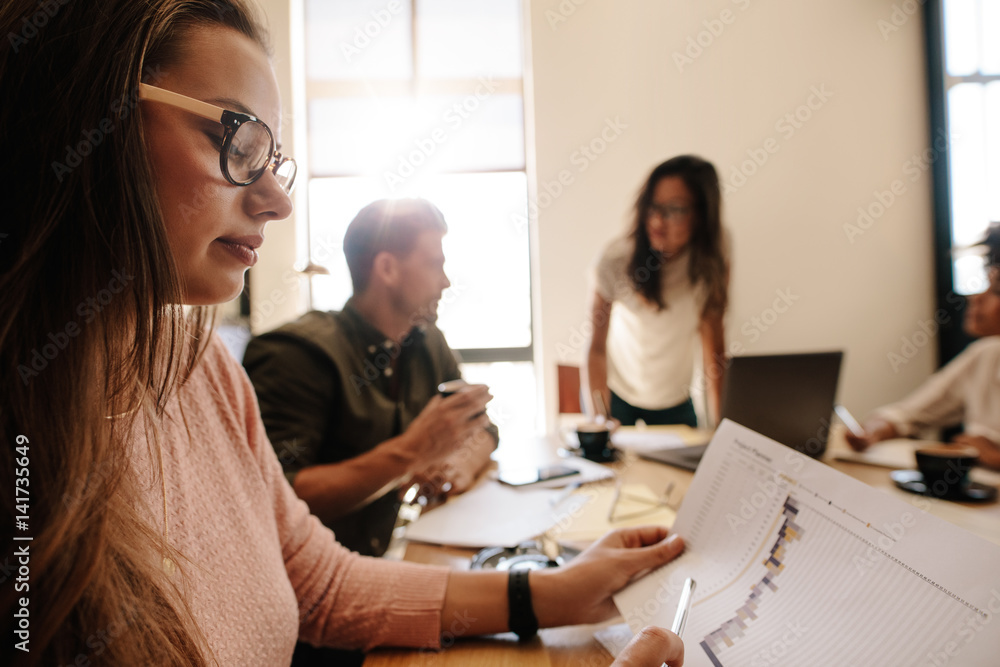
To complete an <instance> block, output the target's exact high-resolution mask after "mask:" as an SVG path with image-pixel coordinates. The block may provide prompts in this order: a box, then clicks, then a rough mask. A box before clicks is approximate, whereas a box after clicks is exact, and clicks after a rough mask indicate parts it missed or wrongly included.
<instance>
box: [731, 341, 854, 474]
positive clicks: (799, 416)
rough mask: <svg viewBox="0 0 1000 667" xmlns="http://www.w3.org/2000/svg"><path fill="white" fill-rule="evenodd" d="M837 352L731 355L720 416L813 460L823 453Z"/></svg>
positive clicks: (840, 356) (839, 355)
mask: <svg viewBox="0 0 1000 667" xmlns="http://www.w3.org/2000/svg"><path fill="white" fill-rule="evenodd" d="M843 357H844V353H843V352H818V353H808V354H771V355H757V356H746V357H733V358H732V360H731V361H732V363H731V365H730V367H729V369H728V370H727V371H726V376H725V385H724V386H723V390H722V415H721V416H722V417H723V418H725V419H731V420H733V421H734V422H736V423H738V424H742V425H743V426H746V427H747V428H750V429H753V430H754V431H757V432H758V433H760V434H762V435H765V436H767V437H769V438H771V439H773V440H777V441H778V442H780V443H782V444H783V445H787V446H789V447H791V448H793V449H795V450H797V451H800V452H802V453H804V454H808V455H809V456H812V457H814V458H818V457H819V456H822V454H823V452H824V451H825V450H826V440H827V436H828V435H829V431H830V416H831V415H832V413H833V405H834V401H835V400H836V396H837V380H838V379H839V377H840V364H841V361H842V360H843Z"/></svg>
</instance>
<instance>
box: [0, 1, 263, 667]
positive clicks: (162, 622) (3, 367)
mask: <svg viewBox="0 0 1000 667" xmlns="http://www.w3.org/2000/svg"><path fill="white" fill-rule="evenodd" d="M198 26H225V27H227V28H230V29H233V30H237V31H239V32H241V33H242V34H244V35H246V36H248V37H249V38H250V39H253V40H255V41H256V42H257V43H258V44H260V45H261V48H262V49H264V50H265V51H266V49H267V47H266V40H265V38H264V32H263V30H262V28H261V27H260V24H259V23H258V22H257V21H256V19H255V18H254V16H253V14H252V13H251V11H250V10H249V9H248V8H247V7H246V6H245V5H244V4H243V3H242V2H240V0H76V1H73V2H65V1H64V0H45V1H43V2H39V1H38V0H5V2H3V3H2V5H0V34H2V35H4V38H3V44H2V46H0V90H2V91H3V96H4V102H3V104H2V105H0V128H3V129H2V132H3V139H2V141H3V159H2V160H0V182H2V183H4V184H5V185H4V187H5V188H7V189H8V195H7V197H6V200H7V201H6V204H7V210H6V211H5V215H4V222H3V224H2V226H0V295H2V297H0V375H2V379H0V396H2V398H0V401H2V403H0V433H2V436H0V437H2V439H3V442H4V447H3V450H2V452H0V479H2V480H3V482H2V484H3V486H4V488H6V489H7V490H9V491H10V493H6V492H5V493H3V494H0V495H2V496H3V498H2V500H0V540H2V545H3V546H2V547H0V549H2V551H0V560H2V559H3V558H4V557H6V560H5V561H4V562H7V563H12V562H15V559H14V557H13V555H12V550H13V547H12V546H11V545H14V544H24V543H15V542H14V541H13V539H12V537H13V536H12V535H11V533H12V531H13V528H14V525H15V509H16V508H15V504H14V498H15V496H14V492H13V484H14V479H15V469H21V468H24V467H25V466H24V465H23V463H24V460H23V457H22V453H25V452H26V453H27V460H28V461H29V462H30V465H29V466H27V468H28V470H29V477H28V479H29V480H30V487H29V488H30V491H31V494H30V512H29V515H30V527H31V531H32V532H31V534H32V536H33V537H34V541H33V542H31V543H30V545H31V547H30V548H31V582H30V586H31V588H30V600H31V642H30V648H31V652H30V653H29V654H22V653H21V652H19V651H13V653H14V654H16V655H15V657H14V660H15V661H18V662H15V664H19V661H23V662H30V663H34V664H46V665H55V664H60V665H61V664H77V662H76V660H77V658H78V656H80V655H84V656H87V657H89V658H94V657H95V645H94V644H93V641H94V637H95V636H98V635H97V633H99V632H101V631H104V632H106V633H107V632H111V630H110V629H111V628H120V629H121V630H122V632H124V633H125V634H124V635H123V636H122V637H121V639H120V640H118V641H111V642H103V641H102V642H101V646H102V649H101V651H100V660H101V661H102V663H104V664H115V665H138V664H157V665H204V664H206V663H208V662H210V661H211V655H210V651H209V650H208V649H207V645H206V642H205V641H204V637H203V635H202V633H201V631H200V630H199V628H198V627H197V625H196V623H195V622H194V620H193V618H192V616H191V614H190V611H189V609H188V606H187V604H186V603H185V602H184V600H183V598H182V596H181V595H180V594H179V591H178V589H177V587H176V580H177V579H178V577H177V575H175V576H174V578H170V577H168V576H167V575H166V574H165V573H164V571H163V568H162V566H161V559H162V558H163V556H164V554H167V555H171V554H173V555H174V561H175V562H177V563H182V562H183V555H182V554H177V553H176V552H175V551H173V549H172V548H171V547H170V545H169V544H168V543H167V542H166V540H165V538H164V536H163V535H162V534H161V532H160V530H159V527H158V526H150V525H149V523H148V519H146V518H144V517H146V516H147V515H148V514H147V509H148V508H147V502H146V501H145V500H144V498H145V496H144V494H143V493H141V489H140V487H139V482H138V481H137V479H136V473H135V471H133V470H132V468H131V466H130V458H131V456H132V451H131V450H130V445H129V437H128V436H129V434H130V433H131V432H133V430H136V431H138V432H140V433H143V432H144V433H145V434H146V435H147V436H148V439H149V440H151V443H152V444H151V445H150V448H151V454H152V455H153V456H157V455H158V453H159V449H158V448H159V444H158V438H157V434H156V423H157V421H158V419H159V416H161V415H162V413H163V410H164V408H165V406H166V403H167V401H168V400H169V398H170V396H171V395H172V394H173V392H174V390H175V389H176V387H177V386H178V384H179V383H181V382H183V380H184V379H185V378H186V377H187V376H188V374H189V373H190V371H191V369H192V368H193V367H194V365H195V364H196V363H197V360H198V357H199V355H200V352H201V350H202V349H203V347H204V343H205V339H206V335H205V332H206V331H207V330H209V329H210V324H209V322H210V317H211V311H210V310H205V309H194V310H193V311H192V312H191V313H190V314H185V313H184V311H183V309H182V306H181V305H180V304H181V289H180V282H179V278H178V274H177V270H176V268H175V266H174V262H173V258H172V255H171V253H170V248H169V245H168V242H167V237H166V233H165V230H164V224H163V219H162V214H161V211H160V207H159V203H158V199H157V195H156V182H155V180H154V178H153V173H152V169H151V166H150V163H149V160H148V158H147V152H146V144H145V140H144V135H143V124H142V118H141V113H140V109H139V103H138V86H139V83H140V81H145V82H148V83H155V82H156V79H157V77H158V75H159V74H160V73H161V72H162V71H163V70H166V69H169V68H170V66H171V65H172V64H174V63H175V62H177V61H178V59H179V57H180V56H181V55H182V53H183V49H184V37H185V35H186V34H187V31H188V30H189V29H192V28H194V27H198ZM206 66H211V64H206ZM112 280H116V281H117V282H112ZM109 287H113V288H114V289H109ZM107 295H111V297H110V299H108V298H106V297H107ZM18 436H21V438H18ZM25 439H26V440H25ZM15 443H17V444H19V445H22V446H24V447H26V449H23V450H22V451H21V452H17V451H15ZM152 460H154V461H155V460H156V458H153V459H152ZM22 509H23V508H22ZM18 513H20V511H18ZM153 516H158V515H157V514H156V513H154V514H153ZM178 558H180V559H181V560H178ZM24 595H25V593H23V592H18V591H15V590H14V586H13V585H12V582H11V580H10V579H8V581H7V583H6V584H4V585H3V586H2V588H0V614H2V615H3V621H0V627H2V628H3V635H4V637H5V641H7V642H11V641H12V638H13V637H14V636H15V635H14V633H13V630H14V628H13V627H12V623H13V612H14V611H15V609H17V608H18V605H17V598H19V597H21V596H24ZM9 646H10V645H9V644H8V647H9ZM7 654H8V655H10V652H8V653H7Z"/></svg>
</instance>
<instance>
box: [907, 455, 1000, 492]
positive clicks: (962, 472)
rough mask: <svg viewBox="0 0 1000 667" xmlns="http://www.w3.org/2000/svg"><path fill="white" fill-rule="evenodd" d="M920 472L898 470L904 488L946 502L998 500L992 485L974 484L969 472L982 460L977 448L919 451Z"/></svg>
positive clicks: (918, 463)
mask: <svg viewBox="0 0 1000 667" xmlns="http://www.w3.org/2000/svg"><path fill="white" fill-rule="evenodd" d="M916 459H917V470H894V471H893V472H892V473H891V476H892V479H893V481H894V482H895V483H896V486H898V487H899V488H901V489H905V490H907V491H912V492H913V493H920V494H923V495H926V496H933V497H935V498H942V499H946V500H962V501H983V500H992V499H993V498H996V495H997V490H996V489H995V488H993V487H992V486H987V485H986V484H980V483H978V482H973V481H972V480H971V479H969V471H970V470H972V467H973V466H974V465H975V464H976V461H977V460H978V459H979V452H978V451H976V449H975V448H974V447H963V446H960V445H932V446H927V447H920V448H919V449H917V450H916Z"/></svg>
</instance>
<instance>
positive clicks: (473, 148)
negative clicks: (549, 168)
mask: <svg viewBox="0 0 1000 667" xmlns="http://www.w3.org/2000/svg"><path fill="white" fill-rule="evenodd" d="M479 90H480V95H477V94H476V93H475V92H470V94H469V95H465V96H441V95H434V96H426V97H420V98H416V99H413V98H407V97H386V98H344V99H320V100H313V101H312V102H310V103H309V139H310V144H309V154H310V156H311V158H310V166H311V167H312V172H313V174H315V175H316V176H335V175H352V174H371V175H374V174H378V175H379V176H380V177H381V178H382V179H383V180H385V181H386V183H387V184H389V185H394V186H395V187H396V188H398V187H400V186H401V185H402V184H403V182H404V181H409V180H411V179H412V178H413V177H415V176H419V175H425V174H433V173H437V172H444V171H490V170H508V169H524V108H523V102H522V99H521V96H520V95H502V94H492V95H491V94H489V93H488V92H486V90H485V89H484V88H480V89H479Z"/></svg>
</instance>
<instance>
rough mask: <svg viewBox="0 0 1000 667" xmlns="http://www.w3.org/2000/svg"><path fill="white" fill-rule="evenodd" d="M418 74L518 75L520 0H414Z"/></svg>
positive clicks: (455, 76) (435, 75)
mask: <svg viewBox="0 0 1000 667" xmlns="http://www.w3.org/2000/svg"><path fill="white" fill-rule="evenodd" d="M417 7H418V8H417V63H418V68H419V75H420V76H425V77H430V78H449V77H450V78H477V77H480V76H484V77H489V76H494V77H497V78H514V79H517V78H520V77H521V71H522V66H521V51H522V45H521V0H420V4H419V5H418V6H417Z"/></svg>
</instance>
